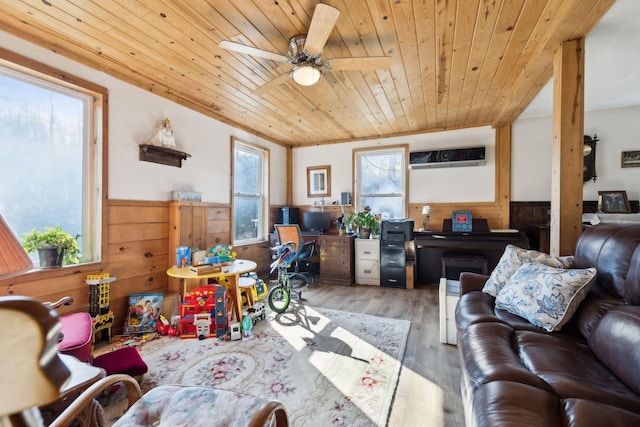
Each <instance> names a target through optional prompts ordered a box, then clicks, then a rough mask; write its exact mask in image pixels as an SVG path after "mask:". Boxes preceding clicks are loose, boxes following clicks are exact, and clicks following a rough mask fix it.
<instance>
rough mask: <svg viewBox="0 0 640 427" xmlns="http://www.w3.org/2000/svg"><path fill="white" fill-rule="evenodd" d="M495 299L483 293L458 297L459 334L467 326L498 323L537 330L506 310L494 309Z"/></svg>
mask: <svg viewBox="0 0 640 427" xmlns="http://www.w3.org/2000/svg"><path fill="white" fill-rule="evenodd" d="M495 301H496V299H495V298H494V297H492V296H490V295H488V294H485V293H484V292H470V293H468V294H464V295H461V296H460V299H459V300H458V304H457V305H456V326H457V328H458V331H459V332H464V331H465V330H466V329H467V328H468V327H469V325H473V324H474V323H481V322H500V323H504V324H506V325H509V326H511V327H512V328H513V329H526V330H537V331H540V328H539V327H537V326H534V325H532V324H531V323H529V322H528V321H527V320H526V319H523V318H522V317H520V316H516V315H515V314H511V313H509V312H508V311H506V310H500V309H497V308H495Z"/></svg>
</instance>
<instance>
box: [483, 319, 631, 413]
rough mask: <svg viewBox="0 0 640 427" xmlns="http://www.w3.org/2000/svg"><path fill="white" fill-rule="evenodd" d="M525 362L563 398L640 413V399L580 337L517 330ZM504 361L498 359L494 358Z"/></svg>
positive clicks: (517, 337) (518, 344)
mask: <svg viewBox="0 0 640 427" xmlns="http://www.w3.org/2000/svg"><path fill="white" fill-rule="evenodd" d="M514 338H515V345H516V347H517V348H518V350H517V351H518V355H519V358H520V360H521V361H522V364H523V366H525V367H526V368H527V369H528V370H530V371H531V373H532V374H534V375H536V376H537V377H539V378H540V379H541V380H543V381H544V382H545V383H546V384H548V385H549V386H550V387H551V388H553V391H554V392H555V394H556V395H558V396H559V397H561V398H565V399H569V398H576V399H587V400H592V401H596V402H601V403H606V404H608V405H612V406H616V407H619V408H622V409H626V410H630V411H633V412H637V413H640V399H639V398H638V395H637V394H635V393H634V392H633V391H632V390H631V389H630V388H629V387H628V386H627V385H626V384H624V383H623V382H622V381H621V380H620V379H618V378H617V377H616V376H615V375H614V374H613V373H612V371H610V370H609V369H607V367H606V366H605V365H604V364H603V363H602V362H601V361H600V360H599V359H598V358H597V357H596V355H595V354H594V353H593V352H592V351H591V348H590V346H589V344H588V343H587V342H586V341H584V340H582V339H579V338H576V339H568V338H567V337H566V336H561V335H556V334H541V333H539V332H531V331H515V333H514ZM494 361H495V362H496V363H500V361H499V360H498V359H494Z"/></svg>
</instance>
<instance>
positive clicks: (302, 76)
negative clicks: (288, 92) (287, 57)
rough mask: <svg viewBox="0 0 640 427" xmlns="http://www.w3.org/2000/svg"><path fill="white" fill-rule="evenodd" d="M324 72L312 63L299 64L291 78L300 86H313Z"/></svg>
mask: <svg viewBox="0 0 640 427" xmlns="http://www.w3.org/2000/svg"><path fill="white" fill-rule="evenodd" d="M320 77H322V73H321V72H320V70H318V68H316V67H314V66H311V65H299V66H297V67H294V69H293V71H291V78H293V80H294V81H295V82H296V83H298V84H299V85H300V86H311V85H314V84H316V83H318V80H320Z"/></svg>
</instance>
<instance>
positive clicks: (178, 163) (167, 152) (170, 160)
mask: <svg viewBox="0 0 640 427" xmlns="http://www.w3.org/2000/svg"><path fill="white" fill-rule="evenodd" d="M189 157H191V154H189V153H185V152H184V151H179V150H174V149H173V148H168V147H158V146H157V145H150V144H140V160H142V161H145V162H153V163H160V164H161V165H168V166H175V167H177V168H181V167H182V161H183V160H187V158H189Z"/></svg>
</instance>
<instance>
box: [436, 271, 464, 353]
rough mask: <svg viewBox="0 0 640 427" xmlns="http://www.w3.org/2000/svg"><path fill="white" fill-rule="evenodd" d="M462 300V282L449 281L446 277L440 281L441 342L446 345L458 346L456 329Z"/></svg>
mask: <svg viewBox="0 0 640 427" xmlns="http://www.w3.org/2000/svg"><path fill="white" fill-rule="evenodd" d="M459 299H460V282H459V281H457V280H447V278H446V277H443V278H442V279H440V288H439V302H440V342H441V343H444V344H453V345H456V344H457V342H458V336H457V335H458V334H457V329H456V319H455V315H456V305H457V304H458V300H459Z"/></svg>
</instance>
